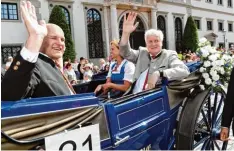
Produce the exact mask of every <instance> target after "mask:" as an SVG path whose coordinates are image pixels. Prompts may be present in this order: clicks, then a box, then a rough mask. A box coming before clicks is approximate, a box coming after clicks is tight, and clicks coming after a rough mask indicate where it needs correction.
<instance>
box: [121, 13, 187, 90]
mask: <svg viewBox="0 0 234 151" xmlns="http://www.w3.org/2000/svg"><path fill="white" fill-rule="evenodd" d="M136 16H137V14H136V13H134V12H130V13H129V14H128V17H127V18H126V15H125V16H124V23H123V33H122V37H121V41H120V44H119V45H120V54H121V55H122V56H123V57H124V58H125V59H127V60H129V61H131V62H133V63H135V64H136V70H135V74H134V81H136V80H137V82H136V85H135V87H134V89H133V93H137V92H141V91H142V90H145V89H152V88H154V87H155V85H156V83H157V82H158V80H159V79H160V78H162V77H166V78H167V79H168V80H180V79H183V78H185V77H187V76H188V75H189V70H188V68H187V66H186V65H185V64H184V63H183V62H182V61H181V60H179V59H178V55H177V53H176V51H173V50H166V49H162V41H163V33H162V32H161V31H160V30H155V29H150V30H148V31H146V33H145V43H146V48H145V47H140V48H139V50H133V49H131V47H130V45H129V43H128V41H129V37H130V34H131V33H132V32H133V31H134V30H135V29H136V27H137V26H138V23H136V24H134V22H135V19H136Z"/></svg>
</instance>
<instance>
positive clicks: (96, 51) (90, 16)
mask: <svg viewBox="0 0 234 151" xmlns="http://www.w3.org/2000/svg"><path fill="white" fill-rule="evenodd" d="M86 20H87V27H88V46H89V58H103V57H105V56H104V50H103V38H102V20H101V15H100V13H99V12H98V11H97V10H96V9H89V10H88V11H87V16H86ZM107 51H109V50H107Z"/></svg>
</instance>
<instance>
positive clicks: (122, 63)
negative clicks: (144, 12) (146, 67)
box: [94, 40, 135, 96]
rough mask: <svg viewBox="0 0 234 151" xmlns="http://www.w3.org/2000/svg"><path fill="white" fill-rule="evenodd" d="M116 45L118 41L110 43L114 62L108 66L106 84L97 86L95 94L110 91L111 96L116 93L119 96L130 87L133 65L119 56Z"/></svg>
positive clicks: (103, 93)
mask: <svg viewBox="0 0 234 151" xmlns="http://www.w3.org/2000/svg"><path fill="white" fill-rule="evenodd" d="M118 43H119V41H118V40H113V41H111V50H110V51H111V52H110V53H111V57H112V59H113V60H115V62H112V64H111V65H110V68H109V72H108V74H107V80H106V83H105V84H102V85H98V86H97V88H96V89H95V91H94V93H95V94H99V93H101V94H102V95H105V94H106V93H107V92H108V91H109V90H110V93H111V94H110V95H111V96H113V95H114V96H115V94H116V93H119V94H118V95H121V94H123V93H124V92H125V91H127V90H128V89H129V88H130V86H131V85H132V82H133V74H134V71H135V65H134V64H133V63H132V62H130V61H127V60H126V59H124V58H123V57H122V56H121V55H120V50H119V45H118Z"/></svg>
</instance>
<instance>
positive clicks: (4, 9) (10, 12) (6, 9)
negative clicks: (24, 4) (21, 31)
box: [1, 3, 18, 20]
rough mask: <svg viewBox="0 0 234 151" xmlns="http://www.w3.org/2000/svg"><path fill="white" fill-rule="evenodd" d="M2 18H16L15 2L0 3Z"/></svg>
mask: <svg viewBox="0 0 234 151" xmlns="http://www.w3.org/2000/svg"><path fill="white" fill-rule="evenodd" d="M1 19H2V20H18V8H17V4H16V3H1Z"/></svg>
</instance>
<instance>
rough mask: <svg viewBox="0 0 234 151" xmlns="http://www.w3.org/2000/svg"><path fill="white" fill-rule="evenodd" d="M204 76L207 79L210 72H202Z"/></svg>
mask: <svg viewBox="0 0 234 151" xmlns="http://www.w3.org/2000/svg"><path fill="white" fill-rule="evenodd" d="M202 76H203V78H204V79H207V78H209V77H210V76H209V74H208V73H202Z"/></svg>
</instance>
